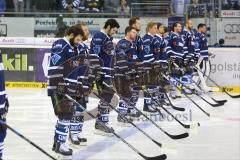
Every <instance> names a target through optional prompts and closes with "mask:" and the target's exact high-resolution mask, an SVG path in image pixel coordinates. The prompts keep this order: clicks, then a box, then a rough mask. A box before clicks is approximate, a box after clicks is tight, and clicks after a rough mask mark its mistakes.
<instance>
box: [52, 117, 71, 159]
mask: <svg viewBox="0 0 240 160" xmlns="http://www.w3.org/2000/svg"><path fill="white" fill-rule="evenodd" d="M69 126H70V121H68V120H58V121H57V124H56V126H55V127H56V128H55V136H54V145H53V151H55V152H56V153H59V154H61V155H63V156H71V155H72V149H70V148H69V147H68V146H67V144H66V140H67V136H68V132H69Z"/></svg>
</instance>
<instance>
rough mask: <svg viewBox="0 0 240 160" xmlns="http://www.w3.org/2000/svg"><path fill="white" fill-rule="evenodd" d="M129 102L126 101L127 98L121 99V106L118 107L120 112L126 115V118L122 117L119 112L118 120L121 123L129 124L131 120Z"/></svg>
mask: <svg viewBox="0 0 240 160" xmlns="http://www.w3.org/2000/svg"><path fill="white" fill-rule="evenodd" d="M128 108H129V107H128V103H127V102H126V100H124V99H121V100H120V101H119V107H118V111H119V112H120V114H121V115H122V116H125V117H126V119H125V118H122V116H120V115H119V114H118V116H117V121H118V122H119V123H120V124H124V125H125V124H127V123H128V122H129V119H128Z"/></svg>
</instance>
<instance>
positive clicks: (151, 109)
mask: <svg viewBox="0 0 240 160" xmlns="http://www.w3.org/2000/svg"><path fill="white" fill-rule="evenodd" d="M156 88H157V87H156V86H146V91H144V106H143V111H144V112H146V113H151V114H152V113H157V111H156V105H155V103H154V101H153V100H152V98H157V97H156V96H155V95H156Z"/></svg>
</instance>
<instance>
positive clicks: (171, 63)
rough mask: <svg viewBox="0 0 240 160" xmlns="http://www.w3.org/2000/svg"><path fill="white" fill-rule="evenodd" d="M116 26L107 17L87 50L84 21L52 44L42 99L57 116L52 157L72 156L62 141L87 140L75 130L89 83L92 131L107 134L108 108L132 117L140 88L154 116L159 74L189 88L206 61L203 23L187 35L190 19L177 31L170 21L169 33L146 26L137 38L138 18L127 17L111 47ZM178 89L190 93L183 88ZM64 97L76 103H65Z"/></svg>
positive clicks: (161, 82) (160, 88) (79, 128)
mask: <svg viewBox="0 0 240 160" xmlns="http://www.w3.org/2000/svg"><path fill="white" fill-rule="evenodd" d="M119 27H120V25H119V23H118V22H117V21H116V20H115V19H108V20H107V21H106V22H105V24H104V27H103V29H102V30H101V31H99V32H97V33H95V35H94V36H93V37H92V41H91V44H90V49H88V47H87V46H86V45H85V44H84V43H83V42H84V41H85V40H87V39H88V38H89V37H88V36H89V31H88V27H87V25H86V24H84V23H81V24H78V25H75V26H71V27H70V28H68V29H67V31H66V34H65V37H64V38H62V39H59V40H57V41H55V42H54V44H53V46H52V50H51V56H50V59H49V67H48V95H49V96H50V97H51V99H52V104H53V108H54V112H55V114H56V116H57V117H58V121H57V123H56V127H55V135H54V144H53V148H52V149H53V150H54V151H55V152H56V153H59V154H61V155H64V156H71V155H72V152H73V151H72V149H70V147H69V146H68V145H67V138H68V139H69V140H70V143H71V144H74V145H81V144H84V143H85V142H87V139H86V138H83V137H82V136H81V131H82V127H83V122H84V110H85V109H86V106H87V102H88V96H89V94H90V92H91V91H92V90H93V83H94V82H95V83H96V86H97V91H98V94H99V97H100V101H99V104H98V115H97V119H96V123H95V129H96V133H100V134H104V135H111V130H109V128H107V127H104V126H103V125H101V124H104V125H106V126H108V123H109V108H110V107H109V105H112V106H114V107H116V106H118V110H119V111H120V113H121V114H123V115H125V116H128V117H129V120H133V119H134V118H138V117H139V116H140V114H139V113H138V112H137V111H136V109H135V107H136V103H137V101H138V97H139V91H140V90H144V106H143V111H145V112H149V113H155V112H156V111H155V109H154V108H155V107H157V106H156V105H155V104H154V102H153V101H152V98H156V99H157V100H159V101H162V102H164V96H163V93H162V92H163V90H164V86H165V85H166V84H167V83H165V81H164V80H163V77H162V76H161V75H162V74H169V75H170V77H171V82H172V83H173V84H177V80H181V81H182V82H183V83H185V84H187V85H189V84H191V76H192V72H193V66H194V65H195V64H196V63H197V61H198V60H199V59H200V58H199V57H203V58H202V59H205V60H207V56H208V51H207V50H208V48H207V39H206V37H205V35H204V33H205V31H206V26H205V25H204V24H199V25H198V31H199V32H198V33H196V34H193V32H192V28H193V25H192V21H191V20H188V21H187V22H186V26H185V28H184V30H183V31H182V26H181V24H180V23H174V25H173V28H172V31H171V32H169V33H168V31H167V27H165V26H164V25H162V24H160V23H156V22H150V23H148V25H147V28H146V34H145V35H144V36H143V38H141V36H140V35H139V31H140V29H141V22H140V18H139V17H133V18H131V19H130V20H129V26H128V27H126V29H125V38H123V39H121V40H120V41H119V42H118V43H117V45H116V46H114V44H113V42H112V40H113V35H114V34H116V33H117V31H118V29H119ZM183 68H184V71H183ZM143 86H144V88H143ZM183 91H184V92H186V93H190V91H189V89H188V88H183ZM116 93H117V94H116ZM69 95H70V96H71V97H73V99H75V100H76V101H77V102H78V103H75V101H73V100H72V99H69ZM170 95H171V96H172V98H177V97H178V95H177V92H176V86H175V85H171V90H170ZM119 99H120V100H119ZM117 119H118V121H119V122H121V123H128V122H129V121H124V120H123V119H121V118H120V117H119V116H118V118H117ZM99 122H100V123H99Z"/></svg>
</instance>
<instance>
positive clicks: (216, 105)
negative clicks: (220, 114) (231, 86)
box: [199, 96, 224, 107]
mask: <svg viewBox="0 0 240 160" xmlns="http://www.w3.org/2000/svg"><path fill="white" fill-rule="evenodd" d="M199 97H200V98H201V99H202V100H203V101H204V102H206V103H207V104H209V105H210V106H212V107H219V106H223V105H224V103H216V104H213V103H210V102H208V101H207V100H206V99H205V98H203V97H202V96H199Z"/></svg>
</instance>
